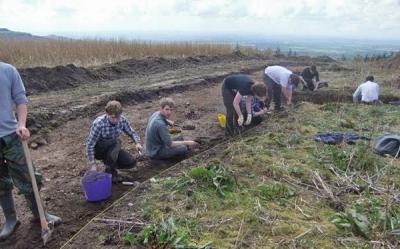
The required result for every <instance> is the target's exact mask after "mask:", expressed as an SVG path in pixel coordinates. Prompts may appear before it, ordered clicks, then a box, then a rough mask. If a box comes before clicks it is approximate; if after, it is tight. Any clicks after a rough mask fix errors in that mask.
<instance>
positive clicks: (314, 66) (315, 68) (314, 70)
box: [310, 64, 317, 73]
mask: <svg viewBox="0 0 400 249" xmlns="http://www.w3.org/2000/svg"><path fill="white" fill-rule="evenodd" d="M310 68H311V71H313V72H314V73H315V72H317V66H316V65H314V64H312V65H311V67H310Z"/></svg>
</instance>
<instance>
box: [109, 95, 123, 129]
mask: <svg viewBox="0 0 400 249" xmlns="http://www.w3.org/2000/svg"><path fill="white" fill-rule="evenodd" d="M105 110H106V115H107V118H108V120H109V121H110V123H111V124H117V123H118V122H119V118H120V117H121V114H122V106H121V103H120V102H119V101H116V100H111V101H109V102H108V103H107V105H106V109H105Z"/></svg>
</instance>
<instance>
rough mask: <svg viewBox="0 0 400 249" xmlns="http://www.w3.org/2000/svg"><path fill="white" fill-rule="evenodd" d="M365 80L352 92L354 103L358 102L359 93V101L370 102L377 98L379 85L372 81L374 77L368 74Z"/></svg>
mask: <svg viewBox="0 0 400 249" xmlns="http://www.w3.org/2000/svg"><path fill="white" fill-rule="evenodd" d="M366 80H367V81H366V82H364V83H362V84H361V85H360V86H359V87H358V88H357V90H356V91H355V92H354V94H353V101H354V103H358V98H359V96H360V95H361V102H364V103H372V102H374V101H378V100H379V85H378V84H377V83H375V82H373V80H374V78H373V77H372V76H368V77H367V79H366Z"/></svg>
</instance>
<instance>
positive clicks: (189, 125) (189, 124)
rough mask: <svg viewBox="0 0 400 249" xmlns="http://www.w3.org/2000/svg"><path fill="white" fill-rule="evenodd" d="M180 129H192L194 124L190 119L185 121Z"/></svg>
mask: <svg viewBox="0 0 400 249" xmlns="http://www.w3.org/2000/svg"><path fill="white" fill-rule="evenodd" d="M182 129H183V130H194V129H196V126H195V125H194V123H193V122H191V121H185V122H184V123H183V125H182Z"/></svg>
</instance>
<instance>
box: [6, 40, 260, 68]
mask: <svg viewBox="0 0 400 249" xmlns="http://www.w3.org/2000/svg"><path fill="white" fill-rule="evenodd" d="M235 49H236V46H234V45H231V44H219V43H200V42H174V43H165V42H163V43H155V42H147V41H123V40H0V60H1V61H5V62H7V63H11V64H13V65H15V66H16V67H18V68H27V67H36V66H47V67H51V66H57V65H66V64H70V63H73V64H75V65H77V66H85V67H86V66H94V65H100V64H104V63H113V62H116V61H121V60H124V59H128V58H143V57H147V56H163V57H185V56H194V55H222V54H229V53H232V52H234V51H235ZM240 51H241V52H242V53H244V54H254V53H257V50H256V49H255V48H253V47H240Z"/></svg>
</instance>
